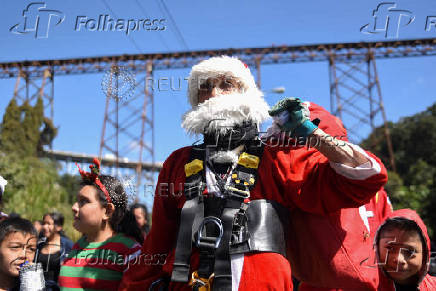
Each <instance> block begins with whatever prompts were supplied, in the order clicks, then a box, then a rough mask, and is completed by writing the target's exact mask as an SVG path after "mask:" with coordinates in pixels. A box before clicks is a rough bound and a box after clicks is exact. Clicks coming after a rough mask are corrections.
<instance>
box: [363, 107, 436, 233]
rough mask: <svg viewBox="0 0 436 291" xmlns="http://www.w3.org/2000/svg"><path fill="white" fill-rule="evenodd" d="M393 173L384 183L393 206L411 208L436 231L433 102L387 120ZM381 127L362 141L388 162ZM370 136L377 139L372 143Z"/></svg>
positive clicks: (435, 160)
mask: <svg viewBox="0 0 436 291" xmlns="http://www.w3.org/2000/svg"><path fill="white" fill-rule="evenodd" d="M388 127H389V129H390V133H391V139H392V146H393V150H394V156H395V164H396V168H397V173H393V172H389V180H388V183H387V185H386V191H387V192H388V194H389V196H390V198H391V201H392V204H393V206H394V208H395V209H400V208H412V209H414V210H416V211H417V212H419V214H420V215H421V216H422V218H423V219H424V221H425V222H426V224H427V226H428V228H429V233H430V234H431V235H432V236H433V235H436V213H435V211H434V210H435V209H436V182H435V181H436V151H435V149H436V103H435V104H433V105H432V106H430V107H428V108H427V109H426V110H425V111H423V112H420V113H417V114H415V115H413V116H410V117H406V118H402V119H401V120H400V121H398V122H397V123H392V122H389V123H388ZM380 136H383V128H381V127H380V128H377V129H375V130H374V131H373V132H372V133H371V134H370V136H369V137H368V138H367V139H366V140H364V141H363V142H362V146H363V147H364V148H367V149H369V150H371V151H372V152H374V153H375V154H376V155H377V156H378V157H379V158H380V159H381V160H382V161H383V163H384V164H385V165H386V166H389V154H388V153H389V152H388V148H387V143H386V141H385V140H384V139H381V140H380V139H377V137H380ZM374 140H376V141H377V142H376V143H374Z"/></svg>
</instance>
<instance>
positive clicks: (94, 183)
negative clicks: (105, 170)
mask: <svg viewBox="0 0 436 291" xmlns="http://www.w3.org/2000/svg"><path fill="white" fill-rule="evenodd" d="M93 163H94V164H93V165H90V166H89V168H90V169H91V172H85V171H83V170H82V169H80V167H79V172H80V175H81V176H82V180H83V182H82V184H81V185H82V187H81V189H80V191H79V193H78V194H77V202H75V203H74V204H73V207H72V211H73V215H74V223H73V226H74V228H76V229H77V230H78V231H79V232H81V233H82V234H83V236H82V238H80V239H79V240H78V241H77V242H76V243H75V245H74V246H73V249H72V251H71V252H70V253H69V255H68V257H67V258H66V259H65V261H64V262H63V265H62V267H61V271H60V274H59V286H60V287H61V289H62V288H81V289H104V290H117V288H118V285H119V283H120V281H121V278H122V275H123V272H124V271H125V270H126V269H127V268H128V267H129V265H131V264H134V263H135V262H136V261H137V260H138V257H137V256H138V254H139V253H140V250H141V245H140V244H139V243H142V240H143V239H142V235H141V231H140V229H139V228H138V227H137V226H136V223H135V218H134V216H133V215H132V214H131V213H130V212H128V210H127V196H126V192H125V191H124V188H123V186H122V184H121V182H120V181H119V180H118V179H116V178H114V177H111V176H107V175H100V161H99V160H98V159H94V161H93ZM138 242H139V243H138Z"/></svg>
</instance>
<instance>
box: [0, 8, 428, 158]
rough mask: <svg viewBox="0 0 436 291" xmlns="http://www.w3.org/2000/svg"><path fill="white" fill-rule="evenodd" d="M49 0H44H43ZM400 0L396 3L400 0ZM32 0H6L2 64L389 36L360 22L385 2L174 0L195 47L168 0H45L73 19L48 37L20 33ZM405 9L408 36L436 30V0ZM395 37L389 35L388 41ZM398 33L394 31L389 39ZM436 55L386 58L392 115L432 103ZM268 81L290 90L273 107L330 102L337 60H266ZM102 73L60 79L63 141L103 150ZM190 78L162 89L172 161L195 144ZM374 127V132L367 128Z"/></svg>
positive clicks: (68, 147)
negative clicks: (91, 25) (430, 20)
mask: <svg viewBox="0 0 436 291" xmlns="http://www.w3.org/2000/svg"><path fill="white" fill-rule="evenodd" d="M41 2H43V1H41ZM392 2H394V1H392ZM30 3H32V1H16V0H15V1H12V0H3V1H2V9H1V11H0V62H8V61H21V60H32V59H59V58H77V57H87V56H104V55H118V54H135V53H153V52H168V51H170V52H172V51H180V50H186V49H189V50H202V49H219V48H229V47H260V46H271V45H299V44H316V43H332V42H333V43H335V42H359V41H376V40H387V39H386V38H385V37H384V35H383V34H372V35H371V34H363V33H361V32H360V27H362V26H363V25H364V24H367V23H369V22H371V20H372V11H373V10H374V9H376V7H377V5H378V4H380V3H382V1H342V0H341V1H315V0H307V1H289V0H288V1H285V0H280V1H260V0H251V1H248V0H239V1H230V0H216V1H213V2H211V1H199V0H184V1H176V0H166V1H165V4H166V7H167V8H168V9H169V10H170V12H171V14H172V16H173V18H174V20H175V22H176V23H177V27H178V29H179V31H180V32H181V34H182V35H183V38H184V40H185V42H186V45H187V48H186V47H185V45H183V43H182V42H181V41H180V40H179V38H178V37H177V34H176V30H175V28H174V25H173V23H172V22H171V21H170V19H169V18H168V16H167V15H166V14H165V13H164V10H163V8H162V5H159V4H158V3H160V0H153V1H151V0H147V1H141V0H125V1H115V0H98V1H96V0H93V1H84V0H79V1H71V0H68V1H65V0H64V1H54V0H49V1H45V2H44V3H45V4H46V7H47V9H53V10H58V11H60V12H61V13H63V15H64V16H65V19H64V21H63V22H62V23H61V24H59V25H57V26H54V25H52V26H51V27H50V30H49V34H48V37H47V38H39V39H36V38H35V37H34V35H33V34H31V33H30V34H22V35H18V34H13V33H11V32H10V31H9V30H10V28H11V27H12V26H13V25H14V24H17V23H20V22H21V21H22V19H23V18H22V11H23V9H25V7H26V6H27V5H28V4H30ZM395 4H396V6H397V7H396V9H401V10H407V11H409V12H410V13H411V15H413V16H414V17H415V19H414V21H413V22H412V23H411V24H409V25H407V26H406V25H404V22H402V23H400V30H399V39H414V38H434V37H436V28H435V27H433V28H432V29H431V30H430V31H426V30H425V26H426V19H427V16H435V15H436V2H435V1H430V0H426V1H422V0H420V1H413V2H412V1H395ZM105 14H107V15H110V16H111V18H114V19H126V20H127V19H145V18H153V19H161V18H164V19H166V20H165V22H164V23H165V25H166V29H165V30H162V31H145V30H140V31H132V32H131V33H129V36H127V35H126V33H125V32H118V31H89V30H86V29H85V28H83V26H81V27H80V31H77V30H75V29H74V28H75V25H76V21H77V17H78V16H84V17H86V19H91V18H94V19H98V17H99V15H105ZM388 40H389V39H388ZM390 40H392V39H390ZM435 64H436V58H435V57H418V58H404V59H385V60H378V61H377V66H378V72H379V77H380V82H381V88H382V94H383V98H384V103H385V106H386V114H387V117H388V119H389V120H392V121H397V120H398V119H400V118H401V117H404V116H408V115H412V114H414V113H417V112H419V111H422V110H424V109H425V108H426V107H428V106H430V105H431V104H433V102H435V101H436V98H435V97H436V93H435V91H436V85H435V84H436V82H435V81H434V80H435V78H436V71H435V70H434V65H435ZM261 72H262V89H263V90H264V91H266V92H268V91H269V90H270V89H271V88H274V87H277V86H283V87H285V88H286V92H285V94H284V95H275V94H269V93H267V94H266V100H267V102H268V103H269V104H270V105H273V104H274V103H275V102H276V101H277V100H279V99H280V98H282V97H284V96H299V97H302V98H303V99H307V100H310V101H313V102H316V103H318V104H320V105H323V106H325V107H326V108H330V104H329V102H330V97H329V79H328V64H327V63H325V62H318V63H301V64H284V65H266V66H263V67H262V70H261ZM188 73H189V71H188V70H185V69H179V70H170V71H158V72H156V75H155V78H156V79H157V78H158V77H159V76H164V77H169V78H173V79H175V80H177V79H178V78H180V79H183V78H185V77H186V76H187V75H188ZM101 79H102V74H87V75H77V76H58V77H55V105H54V107H55V120H54V122H55V124H56V125H57V126H59V127H60V130H59V135H58V137H57V138H56V140H55V142H54V149H57V150H65V151H73V152H84V153H88V154H98V150H99V142H100V135H101V127H102V123H103V116H104V104H105V96H104V94H103V93H102V90H101ZM14 83H15V80H14V79H1V80H0V94H1V95H0V96H1V97H0V114H1V115H2V114H3V112H4V109H5V108H6V106H7V104H8V102H9V100H10V99H11V97H12V95H13V88H14ZM189 108H190V107H189V105H188V103H187V99H186V82H183V83H182V87H181V90H180V91H174V90H173V91H158V90H156V91H155V156H156V160H157V161H164V160H165V158H166V157H167V156H168V155H169V154H170V153H171V152H172V151H173V150H174V149H177V148H179V147H181V146H184V145H188V144H191V143H192V141H193V140H194V138H191V137H188V136H186V134H185V133H184V132H183V130H182V129H181V127H180V120H181V116H182V114H183V113H184V112H185V111H187V110H188V109H189ZM363 134H365V132H363Z"/></svg>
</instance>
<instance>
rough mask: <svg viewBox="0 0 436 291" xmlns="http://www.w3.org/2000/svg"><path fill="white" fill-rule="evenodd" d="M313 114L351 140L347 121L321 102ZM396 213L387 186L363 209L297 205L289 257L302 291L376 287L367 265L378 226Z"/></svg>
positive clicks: (329, 130)
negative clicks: (323, 211)
mask: <svg viewBox="0 0 436 291" xmlns="http://www.w3.org/2000/svg"><path fill="white" fill-rule="evenodd" d="M309 109H311V111H310V114H311V118H319V119H320V120H321V123H320V124H319V127H320V128H321V129H323V130H324V131H325V132H326V133H329V134H330V135H332V136H337V137H341V139H342V140H347V131H346V129H345V128H344V126H343V125H342V122H341V121H340V120H339V119H338V118H336V117H334V116H333V115H331V114H330V113H328V112H327V111H325V110H323V108H320V107H319V106H317V105H316V104H311V105H310V106H309ZM391 212H392V207H391V205H390V202H389V199H388V197H387V194H386V192H385V191H384V190H383V189H382V190H380V191H378V192H377V194H376V195H375V196H374V197H373V198H371V200H370V201H369V202H368V203H366V204H365V205H362V206H360V207H358V208H343V209H340V210H339V211H336V212H333V213H329V214H327V215H319V214H314V213H310V212H306V211H303V210H301V209H298V208H297V209H294V210H293V211H292V212H291V219H290V231H289V238H288V244H289V247H288V258H289V260H290V262H291V266H292V273H293V275H294V276H295V277H296V278H297V279H298V280H300V281H301V283H300V287H299V290H301V291H309V290H313V291H315V290H316V291H328V290H375V289H376V288H377V286H378V271H377V270H376V269H375V268H373V266H367V264H365V263H363V262H365V261H366V260H368V258H369V257H370V256H371V254H372V253H373V249H372V247H373V246H372V242H373V238H374V235H375V232H376V229H377V227H378V226H379V224H380V223H381V222H383V221H384V219H385V217H386V216H387V215H388V214H389V213H391Z"/></svg>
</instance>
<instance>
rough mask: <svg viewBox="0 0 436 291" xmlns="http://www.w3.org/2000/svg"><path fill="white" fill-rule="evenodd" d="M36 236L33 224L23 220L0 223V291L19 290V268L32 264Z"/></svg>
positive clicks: (16, 219) (11, 219)
mask: <svg viewBox="0 0 436 291" xmlns="http://www.w3.org/2000/svg"><path fill="white" fill-rule="evenodd" d="M36 241H37V234H36V230H35V228H34V227H33V224H32V223H31V222H30V221H28V220H26V219H23V218H9V219H6V220H4V221H2V222H0V291H3V290H19V286H20V284H19V280H18V276H19V271H20V266H21V265H22V264H24V263H25V262H26V261H27V262H32V261H33V259H34V257H35V253H36Z"/></svg>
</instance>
